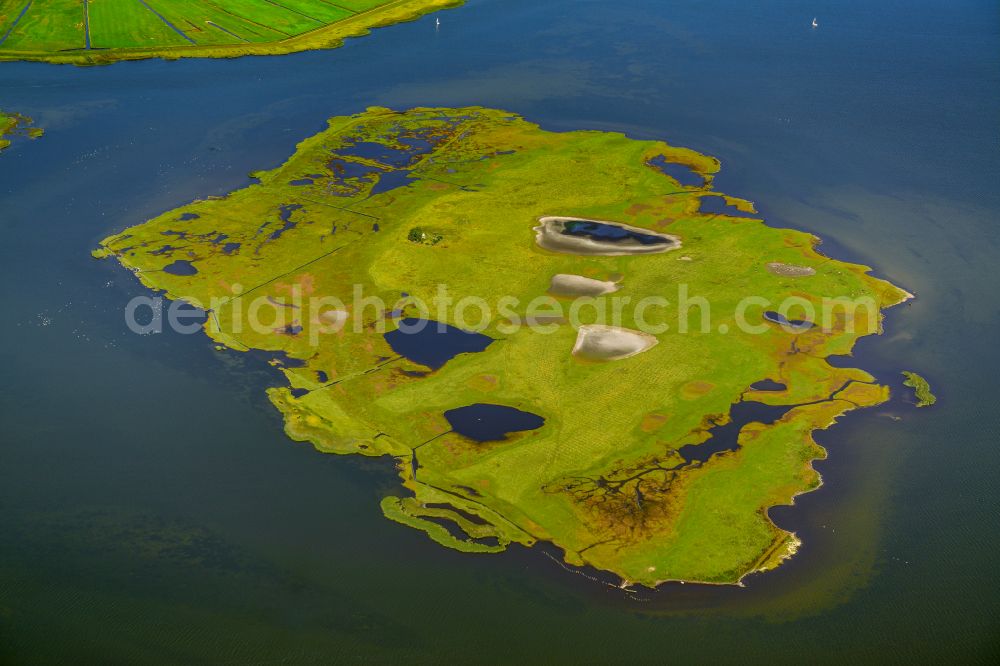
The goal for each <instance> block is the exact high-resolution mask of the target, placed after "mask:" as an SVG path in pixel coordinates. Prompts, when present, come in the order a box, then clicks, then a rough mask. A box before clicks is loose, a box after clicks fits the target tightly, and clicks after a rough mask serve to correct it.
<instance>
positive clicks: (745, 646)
mask: <svg viewBox="0 0 1000 666" xmlns="http://www.w3.org/2000/svg"><path fill="white" fill-rule="evenodd" d="M439 16H440V18H441V26H440V29H435V26H434V16H430V17H425V18H423V19H422V20H419V21H416V22H413V23H407V24H403V25H398V26H394V27H391V28H387V29H384V30H378V31H376V32H375V33H373V34H372V35H371V36H368V37H365V38H363V39H358V40H351V41H349V43H348V44H347V45H346V46H345V47H344V48H342V49H339V50H334V51H329V52H316V53H305V54H297V55H290V56H281V57H274V58H264V57H261V58H243V59H238V60H225V61H180V62H160V61H149V62H131V63H121V64H118V65H114V66H111V67H99V68H84V69H80V68H73V67H57V66H47V65H42V64H31V63H9V62H4V63H0V91H2V105H3V108H4V109H11V110H17V111H20V112H22V113H25V114H27V115H31V116H33V117H35V119H36V121H37V124H38V125H39V126H41V127H44V128H45V129H46V135H45V136H44V137H43V138H42V139H39V140H36V141H28V140H26V139H19V140H16V141H15V143H14V145H12V146H11V147H10V148H9V149H8V150H6V151H4V152H3V153H0V229H2V231H3V239H4V242H3V244H2V246H0V247H2V249H0V253H2V254H0V258H2V261H0V270H2V271H3V277H4V280H3V282H2V284H4V285H5V287H6V288H5V292H4V304H5V316H6V318H5V322H6V325H5V326H4V327H2V329H0V349H3V350H4V356H3V359H2V361H3V368H4V372H5V379H6V381H5V382H4V388H3V390H2V394H0V395H2V397H0V416H2V418H3V423H4V436H3V437H2V438H0V575H2V579H3V585H0V636H2V639H0V661H3V662H7V663H32V662H35V663H39V662H41V663H52V662H56V661H62V662H64V663H65V662H75V663H95V662H101V663H107V662H129V663H198V662H201V663H220V662H228V663H268V662H278V661H281V662H285V663H328V662H331V661H346V660H349V659H351V660H358V661H415V662H424V663H430V662H433V663H441V662H442V661H445V660H451V661H470V660H477V661H488V660H504V661H514V660H522V661H532V662H534V661H545V662H549V663H563V662H567V661H571V660H575V661H579V662H614V663H621V662H628V663H644V662H647V661H662V660H664V659H667V658H669V659H671V660H675V661H682V662H697V663H705V662H722V663H732V662H740V663H758V662H767V663H786V662H792V661H796V662H801V661H803V660H809V661H812V662H826V663H842V662H844V661H848V660H850V661H856V662H873V661H901V662H910V663H926V662H928V661H934V660H936V661H948V662H977V661H978V662H989V661H991V659H992V658H993V657H995V656H996V654H997V651H998V644H997V636H998V635H1000V624H998V618H1000V598H998V596H997V595H996V593H995V590H996V589H998V588H1000V574H998V572H997V567H996V564H995V559H996V555H995V554H996V552H997V551H998V550H1000V527H998V521H997V520H996V515H997V507H998V506H1000V485H998V484H997V483H996V471H997V469H998V468H1000V453H998V449H997V446H996V442H997V441H1000V419H998V415H997V409H996V405H995V403H996V400H995V397H996V395H997V389H998V382H997V379H996V368H997V367H1000V350H998V349H997V347H996V345H995V344H994V343H993V337H994V336H993V335H991V332H992V331H995V330H997V329H998V327H1000V298H998V297H997V294H996V290H995V285H996V284H997V283H998V282H1000V268H998V267H1000V262H998V261H997V258H998V254H1000V250H998V245H1000V243H998V229H997V220H998V215H997V211H998V210H1000V191H998V190H997V188H996V183H997V182H998V176H1000V154H998V150H997V135H998V131H997V130H998V128H997V125H998V120H997V119H998V113H997V111H998V109H1000V56H998V54H1000V8H998V6H997V3H996V2H995V0H975V1H973V0H959V1H957V2H952V3H947V4H943V3H931V2H928V1H927V0H908V1H906V2H904V1H903V0H888V1H883V2H877V3H873V2H867V1H862V0H844V1H843V2H838V3H828V2H817V3H811V4H809V3H806V4H803V3H802V2H793V1H792V0H773V1H766V2H757V3H748V2H737V1H736V0H697V1H696V0H629V1H626V2H619V3H607V2H597V1H593V0H548V1H546V2H537V0H503V1H501V0H473V1H472V2H470V3H469V4H467V5H466V6H465V7H462V8H460V9H458V10H455V11H448V12H444V13H442V14H440V15H439ZM813 16H817V18H818V20H819V23H820V27H819V28H818V29H816V30H813V29H812V28H810V27H809V23H810V21H811V20H812V17H813ZM371 105H383V106H390V107H394V108H406V107H411V106H416V105H485V106H492V107H499V108H504V109H508V110H510V111H513V112H517V113H520V114H523V115H525V116H526V117H527V118H528V119H529V120H531V121H533V122H537V123H540V124H541V125H542V126H543V127H545V128H547V129H551V130H558V131H568V130H577V129H582V128H590V129H601V130H612V131H620V132H625V133H627V134H628V135H629V136H632V137H636V138H643V139H665V140H667V141H669V142H670V143H672V144H676V145H681V146H689V147H691V148H694V149H697V150H700V151H703V152H707V153H710V154H713V155H715V156H717V157H719V158H720V159H721V160H722V164H723V167H722V171H721V172H720V174H719V175H718V176H717V178H716V181H715V184H716V186H717V187H718V188H720V189H721V190H723V191H725V192H727V193H728V194H732V195H735V196H741V197H745V198H748V199H752V200H754V201H755V202H756V203H757V205H758V209H759V210H760V211H761V214H762V215H763V216H764V218H765V219H766V220H768V222H769V223H771V224H775V225H787V226H794V227H797V228H800V229H805V230H807V231H810V232H812V233H815V234H818V235H819V236H821V237H822V238H823V239H824V242H823V245H822V246H821V249H823V250H824V251H826V252H829V253H831V254H832V255H834V256H837V257H840V258H851V259H854V260H858V261H863V262H864V263H865V264H867V265H870V266H874V267H875V270H876V272H877V274H878V275H882V276H886V277H888V278H891V279H892V280H893V281H894V282H896V283H898V284H901V285H903V286H905V287H906V288H907V289H909V290H910V291H913V292H914V293H916V294H917V296H918V298H917V300H915V301H914V302H913V303H912V305H910V306H901V307H899V308H897V309H895V310H893V311H891V313H890V314H889V317H888V319H887V321H886V322H885V326H886V333H885V335H884V336H881V337H877V338H870V339H866V340H865V341H863V342H862V343H861V344H860V345H859V347H858V349H857V350H856V354H855V357H854V358H850V359H843V361H842V362H843V363H844V364H850V365H852V366H857V365H860V366H862V367H865V368H868V369H870V370H872V371H873V372H874V373H875V374H876V375H877V377H878V378H879V379H880V380H881V381H884V382H887V383H889V384H890V385H891V386H893V387H895V388H899V381H900V379H901V378H900V377H899V376H898V372H899V370H900V369H912V370H916V371H918V372H920V373H921V374H923V375H925V376H926V377H928V378H929V380H930V381H931V384H932V386H933V388H934V389H935V392H936V393H937V394H938V396H939V402H938V404H937V405H936V406H935V407H933V408H930V409H926V410H919V411H918V410H915V409H913V408H912V407H909V406H908V405H906V404H905V400H903V399H902V398H901V399H900V400H898V401H894V402H892V403H890V404H888V405H886V406H885V407H882V408H877V409H874V410H868V411H863V412H856V413H853V414H851V415H849V416H848V417H846V418H844V419H842V420H841V421H840V422H839V423H838V424H837V425H836V426H834V427H832V428H831V429H829V430H827V431H823V432H821V433H817V435H816V438H817V440H818V441H820V442H821V443H822V444H823V445H824V446H825V447H827V449H828V451H829V457H828V458H827V459H826V460H824V461H821V462H819V463H817V465H816V466H817V469H818V470H819V471H820V473H821V474H822V476H823V480H824V486H823V487H822V488H821V489H820V490H819V491H817V492H814V493H811V494H808V495H803V496H800V497H798V498H796V502H795V506H794V507H778V508H775V509H772V510H771V511H770V515H771V517H772V518H773V519H774V520H775V521H777V522H778V524H780V525H781V526H782V527H786V528H788V529H794V530H795V531H796V533H797V534H798V535H799V536H800V538H801V539H802V540H803V542H804V545H803V546H802V548H801V549H800V551H799V553H798V554H797V555H796V556H795V558H793V559H792V560H790V561H789V562H787V563H786V564H785V565H783V566H782V567H781V568H779V569H778V570H776V571H775V572H772V573H769V574H766V575H762V576H754V577H751V578H749V579H747V580H746V587H745V588H737V589H731V588H716V587H705V586H696V585H678V584H670V585H666V586H664V587H663V588H662V589H661V590H660V591H658V592H656V593H641V594H640V595H639V597H640V598H633V597H630V596H628V595H625V594H623V593H622V592H621V591H619V590H617V589H615V588H609V587H606V586H604V585H601V584H597V583H594V582H593V581H591V580H589V579H588V578H584V577H583V576H577V575H575V574H574V573H571V572H567V571H565V570H564V569H562V568H560V567H559V566H557V565H556V564H555V563H553V561H552V560H550V559H549V558H548V557H546V556H545V555H543V554H542V550H541V549H538V548H535V549H525V548H513V549H511V550H509V551H508V552H506V553H504V554H502V555H498V556H490V557H476V556H471V555H466V554H461V553H457V552H452V551H448V550H446V549H443V548H441V547H440V546H439V545H437V544H435V543H433V542H431V541H430V540H429V539H427V538H426V536H425V535H423V534H422V533H419V532H417V531H415V530H410V529H407V528H404V527H402V526H400V525H397V524H395V523H392V522H390V521H387V520H385V519H384V518H383V517H382V515H381V512H380V510H379V508H378V501H379V499H380V498H381V497H382V496H383V495H384V494H385V492H388V490H389V489H395V488H396V487H397V480H396V476H397V473H396V470H395V469H393V465H392V463H391V462H389V461H387V460H372V459H361V458H359V457H340V456H330V455H321V454H319V453H316V452H315V451H313V450H312V449H311V448H310V447H309V446H307V445H302V444H299V443H292V442H290V441H289V440H288V439H287V437H286V436H285V434H284V432H283V423H282V420H281V418H280V416H279V415H278V414H277V412H276V410H274V408H273V406H272V405H271V404H270V403H269V402H268V401H267V398H266V396H265V394H264V390H265V388H266V387H268V386H274V385H277V384H278V383H279V382H280V381H281V379H280V377H278V376H277V375H276V373H275V370H274V369H273V368H271V367H270V366H268V365H267V364H266V363H265V362H264V361H265V360H266V356H267V355H251V354H240V353H237V352H219V351H216V350H215V349H214V346H213V344H212V343H211V341H209V340H208V339H206V338H205V337H204V336H203V335H201V334H195V335H190V336H182V335H177V334H170V333H164V334H160V335H145V336H137V335H133V334H131V333H129V332H128V331H127V330H126V328H125V324H124V317H123V314H122V312H123V308H124V305H125V303H126V302H127V301H128V299H129V298H131V297H132V296H136V295H148V292H147V290H145V289H144V288H143V287H141V285H139V284H138V283H137V281H136V280H135V278H134V276H132V275H131V274H129V273H128V272H126V271H124V270H121V269H120V268H117V267H116V266H115V265H114V264H113V263H112V262H108V261H104V262H98V261H95V260H93V259H91V258H90V256H89V252H90V251H91V250H92V249H93V248H94V247H95V245H96V243H97V242H98V241H99V240H100V239H101V238H103V237H105V236H106V235H107V234H109V233H111V232H114V231H118V230H120V229H122V228H124V227H126V226H129V225H132V224H135V223H137V222H140V221H143V220H145V219H148V218H150V217H152V216H155V215H158V214H160V213H162V212H164V211H166V210H170V209H173V208H175V207H177V206H178V205H180V204H183V203H187V202H190V201H192V200H194V199H199V198H204V197H207V196H212V195H223V194H225V193H226V192H228V191H230V190H232V189H234V188H236V187H240V186H243V185H245V184H248V183H249V182H251V180H250V178H249V177H248V176H247V174H248V173H249V172H251V171H255V170H260V169H268V168H273V167H275V166H277V165H279V164H281V163H282V162H284V160H285V159H286V158H287V157H288V156H289V155H290V154H291V153H292V152H293V151H294V148H295V145H296V143H298V142H299V141H301V140H302V139H304V138H306V137H308V136H310V135H312V134H314V133H315V132H318V131H320V130H322V129H323V128H324V127H325V120H326V118H327V117H329V116H331V115H337V114H353V113H357V112H359V111H362V110H363V109H365V108H366V107H368V106H371ZM255 222H256V221H255ZM171 241H172V242H173V239H171ZM710 361H711V359H706V362H710ZM544 381H545V377H544V376H540V377H539V386H540V390H543V387H544ZM900 395H901V396H902V395H903V394H900ZM570 408H577V409H586V408H587V405H586V403H585V402H583V401H580V402H577V403H574V404H567V409H570ZM887 415H888V416H896V417H900V418H901V420H899V421H897V420H894V419H893V418H889V417H888V416H887ZM609 422H610V417H609Z"/></svg>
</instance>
